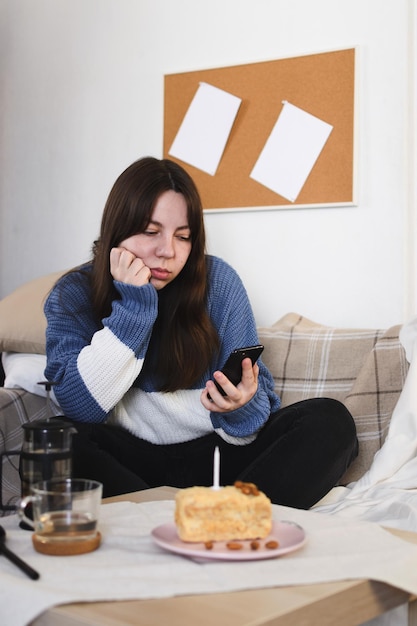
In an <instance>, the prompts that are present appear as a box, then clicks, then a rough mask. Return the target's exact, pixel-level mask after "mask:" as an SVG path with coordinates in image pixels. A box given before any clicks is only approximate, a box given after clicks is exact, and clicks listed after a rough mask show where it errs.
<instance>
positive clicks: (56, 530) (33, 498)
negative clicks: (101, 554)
mask: <svg viewBox="0 0 417 626" xmlns="http://www.w3.org/2000/svg"><path fill="white" fill-rule="evenodd" d="M102 491H103V485H102V484H101V483H99V482H97V481H95V480H88V479H83V478H67V479H55V480H54V479H52V480H45V481H41V482H38V483H35V484H34V485H32V486H31V492H32V493H31V495H29V496H26V497H24V498H23V499H22V500H21V501H20V504H19V509H18V512H19V516H20V517H21V518H22V520H24V522H26V524H28V525H29V526H30V527H31V528H33V530H34V533H33V536H32V540H33V545H34V547H35V549H36V550H37V551H38V552H42V553H44V554H56V555H66V554H68V555H70V554H82V553H84V552H91V551H92V550H95V549H96V548H97V547H98V546H99V545H100V533H99V532H98V530H97V525H98V519H99V512H100V504H101V496H102ZM29 505H32V507H31V508H32V514H33V520H31V519H29V517H27V515H26V513H25V510H26V507H28V506H29Z"/></svg>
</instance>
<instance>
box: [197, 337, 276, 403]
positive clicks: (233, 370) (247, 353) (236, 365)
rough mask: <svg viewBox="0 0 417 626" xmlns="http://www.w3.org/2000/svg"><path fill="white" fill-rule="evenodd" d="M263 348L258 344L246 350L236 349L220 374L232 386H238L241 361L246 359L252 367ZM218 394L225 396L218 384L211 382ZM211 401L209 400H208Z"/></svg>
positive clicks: (240, 378) (240, 376) (240, 375)
mask: <svg viewBox="0 0 417 626" xmlns="http://www.w3.org/2000/svg"><path fill="white" fill-rule="evenodd" d="M263 349H264V347H263V346H262V345H261V344H259V345H257V346H248V347H246V348H237V349H236V350H233V352H231V353H230V355H229V358H228V359H227V361H226V363H225V364H224V365H223V367H222V368H221V370H220V371H221V372H223V374H224V375H225V376H227V378H228V379H229V380H230V382H231V383H233V384H234V385H238V384H239V383H240V381H241V380H242V361H243V359H246V358H247V357H249V358H250V360H251V361H252V365H254V364H255V363H256V361H257V360H258V359H259V357H260V356H261V354H262V352H263ZM213 382H214V384H215V385H216V387H217V389H218V390H219V391H220V393H221V394H222V395H223V396H225V395H227V394H226V392H225V391H224V389H223V388H222V387H220V385H219V383H217V382H216V381H213ZM209 399H210V400H211V398H209Z"/></svg>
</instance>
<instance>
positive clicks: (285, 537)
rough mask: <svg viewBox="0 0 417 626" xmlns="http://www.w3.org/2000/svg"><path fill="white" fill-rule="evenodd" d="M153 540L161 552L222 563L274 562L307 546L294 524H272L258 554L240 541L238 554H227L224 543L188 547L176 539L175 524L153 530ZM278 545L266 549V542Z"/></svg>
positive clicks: (304, 537) (302, 532) (300, 531)
mask: <svg viewBox="0 0 417 626" xmlns="http://www.w3.org/2000/svg"><path fill="white" fill-rule="evenodd" d="M151 534H152V537H153V539H154V541H155V543H157V544H158V546H160V547H161V548H165V550H169V551H170V552H175V553H176V554H182V555H184V556H189V557H192V558H196V557H198V558H203V559H218V560H225V561H256V560H259V559H273V558H275V557H277V556H281V555H282V554H288V552H294V550H298V549H299V548H301V546H303V545H304V543H305V542H306V535H305V532H304V530H303V528H301V526H298V524H295V523H294V522H273V523H272V532H271V534H270V535H269V536H268V537H266V538H265V539H260V540H259V548H258V550H252V549H251V547H250V544H251V542H250V540H246V541H239V543H241V544H242V546H243V547H242V549H241V550H230V549H229V548H227V547H226V543H227V542H226V541H215V542H213V548H212V549H211V550H207V549H206V548H205V546H204V543H187V542H185V541H181V539H180V538H179V537H178V534H177V529H176V526H175V524H172V523H170V524H162V526H158V527H157V528H154V529H153V531H152V533H151ZM273 540H275V541H277V542H278V548H273V549H271V548H266V547H265V544H266V543H267V542H268V541H273Z"/></svg>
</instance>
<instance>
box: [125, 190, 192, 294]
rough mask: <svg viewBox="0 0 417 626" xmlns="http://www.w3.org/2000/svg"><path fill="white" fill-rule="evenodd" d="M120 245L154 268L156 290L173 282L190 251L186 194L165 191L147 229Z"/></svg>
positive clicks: (152, 273)
mask: <svg viewBox="0 0 417 626" xmlns="http://www.w3.org/2000/svg"><path fill="white" fill-rule="evenodd" d="M119 247H121V248H126V249H127V250H129V252H131V253H132V254H134V255H135V256H136V257H138V258H140V259H142V261H143V263H144V264H145V265H146V266H147V267H148V268H149V269H150V271H151V279H150V282H151V283H152V285H153V286H154V287H155V288H156V289H163V288H164V287H165V286H166V285H168V283H170V282H172V281H173V280H174V279H175V278H176V277H177V276H178V274H179V273H180V272H181V270H182V268H183V267H184V265H185V264H186V262H187V259H188V257H189V256H190V252H191V232H190V228H189V225H188V217H187V204H186V202H185V199H184V196H183V195H182V194H180V193H177V192H175V191H171V190H170V191H165V192H164V193H162V194H161V195H160V196H159V198H158V200H157V202H156V204H155V208H154V210H153V213H152V217H151V220H150V222H149V224H148V226H147V227H146V229H145V231H144V232H143V233H138V234H136V235H132V236H131V237H128V238H127V239H124V240H123V241H122V242H121V243H120V244H119Z"/></svg>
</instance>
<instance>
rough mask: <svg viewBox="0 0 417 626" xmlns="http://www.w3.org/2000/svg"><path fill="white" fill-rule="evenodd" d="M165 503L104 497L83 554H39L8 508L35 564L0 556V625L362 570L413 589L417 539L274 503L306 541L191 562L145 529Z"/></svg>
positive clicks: (16, 546)
mask: <svg viewBox="0 0 417 626" xmlns="http://www.w3.org/2000/svg"><path fill="white" fill-rule="evenodd" d="M173 509H174V503H173V502H172V501H160V502H145V503H141V504H136V503H132V502H120V503H113V504H105V505H102V508H101V518H100V530H101V533H102V536H103V540H102V545H101V547H100V548H99V549H98V550H97V551H95V552H92V553H89V554H84V555H80V556H70V557H53V556H45V555H42V554H38V553H37V552H35V551H34V549H33V547H32V542H31V533H30V532H28V531H24V530H21V529H20V528H19V526H18V520H17V518H16V517H15V516H11V517H8V518H4V519H3V520H1V521H2V523H3V526H4V527H5V528H6V530H7V545H8V547H9V548H11V549H12V550H14V551H15V552H16V553H17V554H19V556H21V557H22V558H23V559H25V560H26V561H27V562H28V563H30V565H32V567H34V568H35V569H37V570H38V571H39V572H40V574H41V578H40V579H39V580H37V581H32V580H30V579H29V578H27V577H26V576H25V575H24V574H23V573H22V572H20V570H19V569H17V568H16V567H15V566H14V565H13V564H11V563H10V562H9V561H8V560H6V559H5V558H4V557H1V556H0V623H1V624H13V626H23V625H25V624H28V623H29V622H30V621H31V620H33V619H34V618H35V617H36V616H38V615H40V614H41V613H42V612H43V611H45V610H46V609H47V608H49V607H51V606H54V605H58V604H63V603H68V602H76V601H94V600H96V601H98V600H127V599H135V598H136V599H138V598H162V597H168V596H174V595H185V594H197V593H215V592H226V591H234V590H239V589H255V588H259V587H271V586H282V585H292V584H308V583H317V582H328V581H336V580H345V579H361V578H369V579H374V580H378V581H383V582H386V583H389V584H392V585H393V586H396V587H399V588H402V589H404V590H406V591H409V592H412V593H416V594H417V566H416V564H417V546H415V545H413V544H410V543H407V542H405V541H403V540H402V539H399V538H397V537H394V536H393V535H391V534H390V533H389V532H388V531H385V530H384V529H382V528H381V527H380V526H378V525H377V524H374V523H372V522H366V521H365V522H364V521H357V520H353V519H342V518H340V517H338V516H328V515H324V514H321V513H316V512H313V511H300V510H296V509H289V508H286V507H280V506H274V518H275V519H281V520H290V521H294V522H296V523H298V524H300V525H301V526H302V527H303V528H304V529H305V531H306V534H307V543H306V544H305V545H304V546H303V547H302V548H301V549H300V550H298V551H296V552H293V553H290V554H287V555H284V556H281V557H279V558H275V559H269V560H261V561H248V562H242V561H239V562H230V561H228V562H220V561H212V562H197V561H194V560H192V559H189V558H186V557H183V556H179V555H175V554H172V553H170V552H167V551H165V550H164V549H162V548H160V547H158V546H157V545H156V544H155V543H154V542H153V540H152V537H151V536H150V531H151V530H152V529H153V528H155V527H156V526H159V525H160V524H164V523H166V522H172V521H173Z"/></svg>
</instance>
